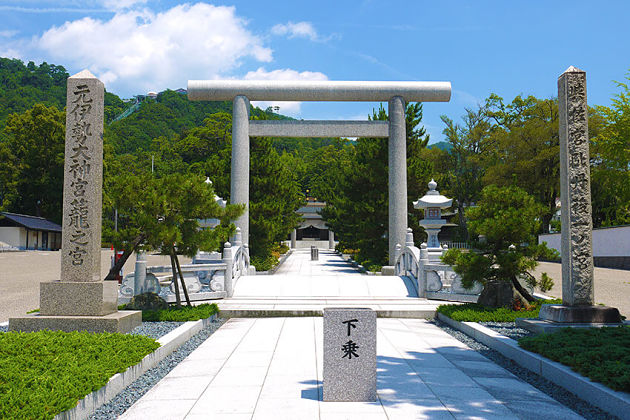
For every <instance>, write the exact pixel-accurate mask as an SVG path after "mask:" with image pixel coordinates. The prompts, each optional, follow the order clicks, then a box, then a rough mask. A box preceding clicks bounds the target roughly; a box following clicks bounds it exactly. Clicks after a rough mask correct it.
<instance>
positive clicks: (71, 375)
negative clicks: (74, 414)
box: [0, 331, 160, 419]
mask: <svg viewBox="0 0 630 420" xmlns="http://www.w3.org/2000/svg"><path fill="white" fill-rule="evenodd" d="M159 346H160V345H159V344H158V343H157V342H156V341H155V340H153V339H151V338H148V337H143V336H133V335H125V334H110V333H102V334H91V333H86V332H71V333H65V332H61V331H54V332H52V331H40V332H35V333H20V332H8V333H0V418H1V419H52V418H53V417H54V416H55V415H56V414H58V413H60V412H62V411H64V410H68V409H70V408H73V407H75V406H76V404H77V401H79V400H80V399H82V398H83V397H85V396H86V395H88V394H89V393H91V392H93V391H96V390H97V389H99V388H101V387H102V386H103V385H105V384H106V383H107V381H109V378H110V377H112V376H113V375H114V374H116V373H119V372H124V371H125V370H126V369H127V368H128V367H129V366H133V365H135V364H137V363H138V362H140V361H141V360H142V358H143V357H144V356H146V355H147V354H149V353H151V352H153V351H154V350H155V349H157V348H158V347H159Z"/></svg>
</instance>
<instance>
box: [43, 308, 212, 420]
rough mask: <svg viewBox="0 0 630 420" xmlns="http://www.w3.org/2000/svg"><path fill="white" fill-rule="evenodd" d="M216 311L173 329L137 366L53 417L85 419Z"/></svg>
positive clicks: (202, 324) (151, 366)
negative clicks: (206, 316)
mask: <svg viewBox="0 0 630 420" xmlns="http://www.w3.org/2000/svg"><path fill="white" fill-rule="evenodd" d="M216 318H217V314H214V315H212V316H211V317H210V318H206V319H200V320H198V321H189V322H186V323H184V324H183V325H181V326H179V327H177V328H175V329H174V330H173V331H171V332H169V333H168V334H166V335H164V336H162V337H160V338H159V339H158V340H157V341H158V342H159V343H160V347H159V348H158V349H156V350H155V351H154V352H153V353H150V354H147V355H146V356H145V357H144V358H143V359H142V360H141V361H140V363H138V364H137V365H134V366H130V367H129V368H127V370H126V371H124V372H122V373H117V374H115V375H114V376H112V377H111V378H110V379H109V381H108V382H107V384H105V385H104V386H103V387H102V388H101V389H98V390H96V391H94V392H92V393H91V394H88V395H86V396H85V397H84V398H83V399H81V400H79V401H78V402H77V405H76V407H74V408H71V409H69V410H66V411H62V412H61V413H59V414H57V415H56V416H55V417H54V419H53V420H78V419H85V418H87V417H88V416H90V415H91V414H93V413H94V412H95V411H96V410H97V409H98V408H99V407H100V406H101V405H103V404H105V403H106V402H108V401H109V400H111V399H112V398H114V397H115V396H116V395H117V394H118V393H119V392H120V391H122V390H123V389H125V388H126V387H127V386H128V385H130V384H131V383H133V382H134V381H135V380H136V379H138V378H139V377H140V376H142V374H144V373H145V372H146V371H147V370H149V369H152V368H154V367H156V366H157V365H158V364H159V363H160V362H161V361H162V360H163V359H164V358H165V357H166V356H168V355H169V354H171V353H173V352H174V351H175V350H176V349H177V348H178V347H179V346H181V345H182V344H183V343H185V342H186V341H188V340H189V339H190V338H191V337H192V336H193V335H195V334H197V333H198V332H199V331H201V330H202V329H203V328H205V327H207V326H208V325H209V324H210V323H211V322H212V321H213V320H215V319H216Z"/></svg>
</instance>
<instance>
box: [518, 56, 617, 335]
mask: <svg viewBox="0 0 630 420" xmlns="http://www.w3.org/2000/svg"><path fill="white" fill-rule="evenodd" d="M558 110H559V117H560V133H559V134H560V198H561V201H562V219H561V220H562V242H561V254H562V305H543V306H542V308H541V310H540V315H539V316H540V321H542V323H539V324H540V325H538V326H539V327H540V328H529V329H532V330H534V331H536V330H537V331H539V332H541V331H550V330H553V329H554V328H556V327H559V326H562V327H566V326H569V324H588V325H593V324H602V325H604V324H618V323H620V322H621V319H620V316H619V311H618V310H617V309H616V308H609V307H605V306H595V305H594V301H595V300H594V289H595V288H594V282H593V245H592V233H593V219H592V215H591V177H590V163H589V141H588V107H587V104H586V73H585V72H584V71H582V70H580V69H578V68H575V67H573V66H571V67H569V68H568V69H567V70H566V71H565V72H564V73H562V75H560V77H559V78H558ZM545 322H546V324H545ZM536 323H537V321H536V320H533V321H531V322H529V324H530V325H534V326H535V325H536ZM550 323H551V324H550ZM517 324H518V322H517ZM525 324H527V322H525ZM553 324H556V325H553ZM558 324H559V325H558ZM523 326H526V325H523ZM526 327H527V326H526Z"/></svg>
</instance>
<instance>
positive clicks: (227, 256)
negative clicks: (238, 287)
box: [223, 242, 234, 297]
mask: <svg viewBox="0 0 630 420" xmlns="http://www.w3.org/2000/svg"><path fill="white" fill-rule="evenodd" d="M223 262H224V263H225V280H224V287H225V293H227V297H232V295H233V294H234V284H233V279H232V268H233V266H234V260H233V256H232V244H231V243H229V242H226V243H225V244H224V245H223Z"/></svg>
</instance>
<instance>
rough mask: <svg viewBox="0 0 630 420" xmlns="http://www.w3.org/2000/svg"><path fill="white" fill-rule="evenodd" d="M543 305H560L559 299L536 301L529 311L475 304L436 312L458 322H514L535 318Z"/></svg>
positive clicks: (451, 306)
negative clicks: (518, 319) (520, 319)
mask: <svg viewBox="0 0 630 420" xmlns="http://www.w3.org/2000/svg"><path fill="white" fill-rule="evenodd" d="M544 303H562V300H560V299H552V300H540V301H537V302H536V303H535V304H534V305H533V308H532V309H531V310H521V311H514V310H512V309H508V308H489V307H487V306H483V305H479V304H477V303H464V304H463V305H440V306H438V308H437V311H438V312H439V313H441V314H443V315H446V316H447V317H449V318H451V319H453V320H455V321H460V322H514V320H516V318H537V317H538V312H540V307H541V305H542V304H544Z"/></svg>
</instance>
